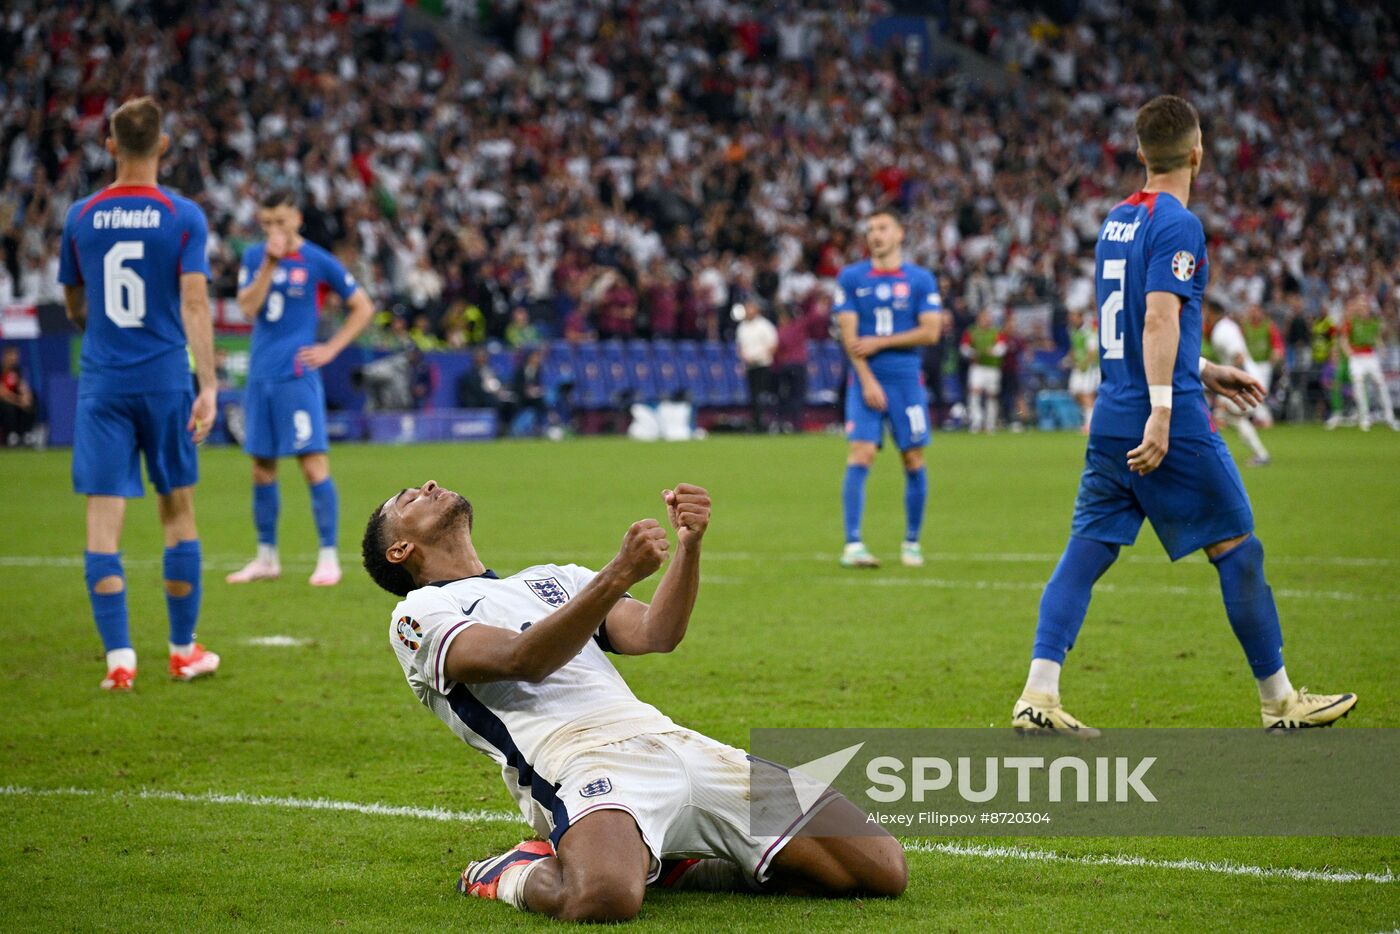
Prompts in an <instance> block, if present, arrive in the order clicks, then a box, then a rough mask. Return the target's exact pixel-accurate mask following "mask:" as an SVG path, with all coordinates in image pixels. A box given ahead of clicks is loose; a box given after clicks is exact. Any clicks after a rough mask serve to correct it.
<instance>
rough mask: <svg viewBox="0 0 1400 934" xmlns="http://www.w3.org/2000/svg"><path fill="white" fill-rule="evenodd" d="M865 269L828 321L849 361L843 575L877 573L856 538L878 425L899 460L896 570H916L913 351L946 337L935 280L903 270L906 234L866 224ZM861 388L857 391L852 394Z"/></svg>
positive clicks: (840, 294)
mask: <svg viewBox="0 0 1400 934" xmlns="http://www.w3.org/2000/svg"><path fill="white" fill-rule="evenodd" d="M865 242H866V245H867V246H869V248H870V259H868V260H865V261H863V262H859V263H855V264H853V265H850V266H847V267H846V268H845V269H842V270H841V272H840V274H838V275H837V277H836V285H837V289H836V304H835V305H834V306H833V308H832V311H833V312H834V313H835V315H836V323H837V326H838V327H839V328H840V332H841V345H842V346H843V347H844V348H845V349H846V355H847V356H848V357H850V360H851V375H850V377H849V380H848V382H847V384H846V440H847V442H848V450H847V453H846V479H845V482H844V483H843V484H842V487H841V502H842V507H843V511H844V515H845V521H846V547H845V549H844V550H843V551H842V552H841V566H842V567H847V568H875V567H879V566H880V562H879V560H878V559H877V558H876V557H875V556H874V555H873V554H871V553H870V550H869V549H868V548H866V547H865V543H864V542H863V541H862V540H861V537H860V528H861V521H862V519H863V518H864V513H865V479H866V477H867V476H869V474H870V467H871V465H872V464H874V463H875V452H876V451H878V450H879V449H880V447H881V446H882V445H883V444H884V437H885V425H886V424H888V425H889V428H890V434H891V435H892V436H893V437H894V443H895V446H896V447H898V448H899V453H900V456H901V457H902V458H903V459H904V518H905V533H904V542H903V544H902V545H901V546H900V549H899V560H900V561H901V563H903V564H904V566H905V567H911V568H916V567H922V566H923V564H924V555H923V551H922V549H921V548H920V546H919V531H920V529H921V528H922V527H923V522H924V502H925V501H926V500H927V499H928V473H927V471H926V470H925V467H924V446H925V445H926V444H928V432H929V428H928V426H929V411H928V390H927V389H925V388H924V377H923V369H922V365H921V362H920V359H919V356H920V349H921V348H922V347H925V346H927V345H929V344H936V343H937V342H938V341H939V339H940V337H941V336H942V333H943V297H942V296H941V295H940V294H939V292H938V280H937V279H935V278H934V275H933V273H931V272H929V271H928V270H927V269H924V268H923V267H922V266H915V265H914V264H913V263H906V262H904V261H903V258H902V255H901V250H900V245H901V244H903V243H904V227H903V226H902V225H901V224H900V223H899V219H898V218H897V217H895V215H894V213H893V212H892V211H889V210H886V209H881V210H878V211H876V212H875V213H873V214H871V215H870V216H869V217H868V218H866V221H865ZM857 386H859V388H857Z"/></svg>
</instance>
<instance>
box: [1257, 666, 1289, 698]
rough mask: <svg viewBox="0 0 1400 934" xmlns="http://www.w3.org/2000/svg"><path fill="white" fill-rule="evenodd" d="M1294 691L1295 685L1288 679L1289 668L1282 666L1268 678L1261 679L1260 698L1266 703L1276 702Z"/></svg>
mask: <svg viewBox="0 0 1400 934" xmlns="http://www.w3.org/2000/svg"><path fill="white" fill-rule="evenodd" d="M1292 693H1293V685H1292V684H1291V683H1290V682H1289V680H1288V670H1287V669H1284V668H1280V669H1279V670H1278V671H1276V672H1274V673H1273V674H1271V675H1269V676H1268V677H1267V678H1260V679H1259V700H1260V701H1261V702H1263V703H1265V704H1275V703H1278V702H1279V701H1281V700H1283V699H1284V698H1286V697H1289V696H1290V695H1292Z"/></svg>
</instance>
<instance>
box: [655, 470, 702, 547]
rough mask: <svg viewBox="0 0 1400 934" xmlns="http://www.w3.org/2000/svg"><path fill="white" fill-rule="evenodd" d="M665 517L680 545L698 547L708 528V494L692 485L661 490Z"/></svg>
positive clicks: (677, 485)
mask: <svg viewBox="0 0 1400 934" xmlns="http://www.w3.org/2000/svg"><path fill="white" fill-rule="evenodd" d="M661 498H662V499H663V500H664V501H665V502H666V517H667V518H668V519H670V520H671V528H673V529H675V530H676V539H677V540H678V541H680V543H681V544H682V545H698V544H699V543H700V539H701V537H703V536H704V534H705V530H706V529H708V528H709V527H710V494H709V493H708V492H706V490H705V488H704V487H699V486H696V485H695V484H693V483H677V484H676V488H675V489H673V490H662V491H661Z"/></svg>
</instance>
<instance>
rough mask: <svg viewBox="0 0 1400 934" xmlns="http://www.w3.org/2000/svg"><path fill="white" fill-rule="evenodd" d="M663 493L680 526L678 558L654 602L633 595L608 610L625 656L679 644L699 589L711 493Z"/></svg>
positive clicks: (610, 630) (612, 639) (682, 489)
mask: <svg viewBox="0 0 1400 934" xmlns="http://www.w3.org/2000/svg"><path fill="white" fill-rule="evenodd" d="M661 496H662V499H663V500H665V502H666V512H667V514H668V516H669V518H670V520H671V526H672V527H673V528H674V529H675V530H676V556H675V558H673V559H672V561H671V565H670V567H668V568H667V569H666V573H665V574H664V575H662V577H661V583H660V584H658V585H657V587H656V594H655V595H654V596H653V597H652V598H651V604H650V605H648V604H645V603H642V602H641V601H640V600H633V599H630V598H629V599H626V600H623V601H621V602H619V603H618V605H617V607H616V608H615V609H614V610H613V611H612V613H610V614H608V627H607V635H608V643H609V644H610V645H611V646H612V648H613V650H614V651H615V652H618V653H619V654H621V655H647V654H650V653H652V652H670V651H672V650H673V649H675V647H676V646H678V645H680V643H681V640H682V639H684V638H685V632H686V628H687V627H688V626H689V625H690V614H691V612H692V611H694V609H695V597H696V595H697V594H698V593H699V591H700V541H701V539H702V538H704V535H705V530H706V529H708V528H709V526H710V494H709V493H708V492H706V491H705V489H704V488H702V487H698V486H695V485H694V484H690V483H678V484H676V488H675V489H674V490H666V491H664V492H663V493H662V494H661Z"/></svg>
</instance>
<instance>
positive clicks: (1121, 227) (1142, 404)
mask: <svg viewBox="0 0 1400 934" xmlns="http://www.w3.org/2000/svg"><path fill="white" fill-rule="evenodd" d="M1094 278H1095V283H1096V286H1097V289H1098V303H1099V367H1100V369H1101V370H1102V373H1103V382H1102V383H1101V385H1100V386H1099V395H1098V401H1097V402H1096V403H1095V404H1094V417H1093V420H1092V421H1091V422H1090V426H1091V428H1090V430H1091V431H1092V432H1093V433H1094V434H1098V435H1103V436H1105V437H1112V438H1141V437H1142V429H1143V426H1144V425H1145V424H1146V423H1147V416H1148V415H1149V414H1150V413H1151V411H1152V406H1151V404H1150V402H1149V401H1148V393H1147V374H1146V371H1145V370H1144V369H1143V362H1142V359H1143V358H1142V333H1143V326H1144V323H1145V321H1146V318H1147V293H1148V292H1171V293H1172V294H1174V295H1178V296H1180V297H1181V299H1182V305H1181V341H1180V343H1179V344H1178V346H1177V352H1176V367H1175V369H1174V370H1173V372H1172V422H1171V434H1172V435H1173V436H1177V435H1181V436H1191V435H1204V434H1210V433H1211V432H1212V431H1213V430H1214V427H1213V426H1212V424H1211V420H1210V411H1209V409H1208V408H1207V407H1206V402H1205V393H1204V391H1203V387H1202V385H1201V377H1200V356H1201V299H1202V297H1203V296H1204V295H1205V293H1206V284H1207V283H1208V282H1209V280H1210V265H1209V262H1208V261H1207V259H1206V237H1205V231H1204V229H1203V228H1202V227H1201V222H1200V220H1199V219H1198V218H1197V217H1196V215H1194V214H1192V213H1191V212H1190V211H1188V210H1186V207H1185V206H1184V205H1183V204H1182V203H1181V202H1180V201H1178V200H1177V199H1176V198H1174V197H1172V196H1171V195H1169V194H1167V193H1165V192H1138V193H1137V194H1135V195H1133V196H1132V197H1130V198H1128V199H1127V200H1126V201H1123V202H1121V203H1119V204H1118V205H1117V206H1116V207H1115V208H1114V209H1113V210H1112V211H1110V212H1109V214H1108V219H1107V220H1105V221H1104V224H1103V227H1102V229H1101V230H1100V231H1099V240H1098V246H1097V247H1096V248H1095V250H1094Z"/></svg>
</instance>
